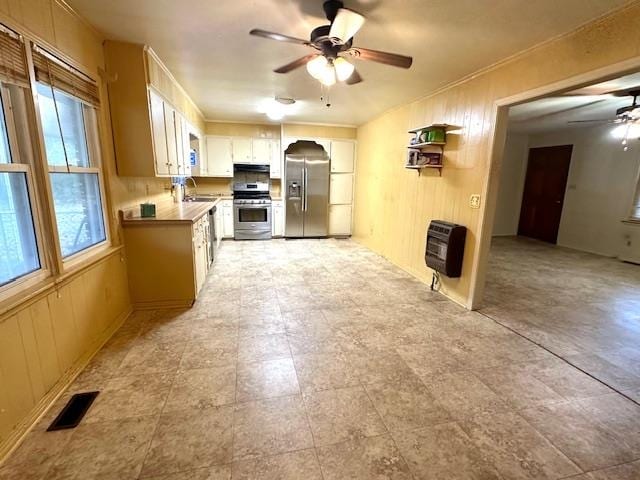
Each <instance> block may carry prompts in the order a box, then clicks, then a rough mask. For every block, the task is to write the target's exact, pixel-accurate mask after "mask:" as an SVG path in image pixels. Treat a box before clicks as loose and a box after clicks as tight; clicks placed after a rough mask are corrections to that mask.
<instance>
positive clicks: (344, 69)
mask: <svg viewBox="0 0 640 480" xmlns="http://www.w3.org/2000/svg"><path fill="white" fill-rule="evenodd" d="M333 66H334V67H335V69H336V77H337V78H338V80H339V81H341V82H344V81H345V80H347V79H348V78H349V77H350V76H351V75H352V74H353V71H354V70H355V69H356V67H354V66H353V65H352V64H351V63H349V62H348V61H346V60H345V59H344V58H342V57H338V58H336V59H335V60H334V61H333Z"/></svg>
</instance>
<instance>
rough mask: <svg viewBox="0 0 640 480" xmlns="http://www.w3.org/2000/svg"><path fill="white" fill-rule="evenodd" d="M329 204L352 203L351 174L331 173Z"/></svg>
mask: <svg viewBox="0 0 640 480" xmlns="http://www.w3.org/2000/svg"><path fill="white" fill-rule="evenodd" d="M329 203H330V204H331V205H350V204H351V203H353V173H332V174H331V176H330V177H329Z"/></svg>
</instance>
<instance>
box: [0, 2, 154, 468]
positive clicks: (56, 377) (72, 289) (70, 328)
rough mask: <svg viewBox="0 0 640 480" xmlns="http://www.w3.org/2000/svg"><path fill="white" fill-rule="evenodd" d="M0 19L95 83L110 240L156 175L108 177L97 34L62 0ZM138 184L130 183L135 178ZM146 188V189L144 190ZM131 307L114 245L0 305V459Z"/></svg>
mask: <svg viewBox="0 0 640 480" xmlns="http://www.w3.org/2000/svg"><path fill="white" fill-rule="evenodd" d="M0 21H1V22H2V23H4V24H6V25H7V26H9V27H11V28H14V29H15V30H17V31H19V32H21V33H23V34H25V35H27V36H29V37H30V38H32V39H35V40H36V41H37V42H38V43H40V44H41V45H44V46H45V47H48V48H49V49H51V50H53V51H54V52H55V53H56V54H58V55H60V56H61V57H63V58H64V59H65V60H67V61H69V62H71V63H73V64H74V65H75V66H76V67H78V68H80V69H81V70H83V71H84V72H85V73H87V74H88V75H90V76H91V77H92V78H94V79H95V80H96V81H98V83H99V85H100V91H101V97H102V108H101V111H100V132H101V140H102V147H103V148H102V156H103V164H104V170H105V183H106V190H107V199H106V200H107V201H106V204H107V205H108V206H109V211H110V225H111V233H112V239H113V240H114V243H115V244H116V245H118V244H119V240H118V234H117V233H118V232H117V220H116V218H117V217H116V215H115V212H117V210H118V209H119V208H121V206H122V205H126V204H135V203H139V201H140V200H141V199H144V198H146V197H147V196H148V195H149V194H150V195H158V196H164V195H166V194H165V192H164V190H163V185H164V183H163V182H162V181H161V180H159V179H155V178H153V179H146V181H145V182H144V184H143V186H140V185H141V184H142V182H143V180H142V179H127V180H126V181H123V180H121V179H119V178H118V177H117V176H116V175H115V162H114V159H113V145H112V143H111V132H110V122H109V111H108V103H107V101H106V95H105V94H104V93H105V91H106V88H105V83H104V80H103V79H102V78H101V76H100V73H99V69H101V68H103V67H104V56H103V50H102V41H103V39H102V37H101V35H100V34H99V32H97V31H95V30H94V29H93V28H92V27H91V26H90V25H88V24H87V23H86V22H85V21H84V20H83V19H82V18H80V17H79V16H78V15H76V13H75V12H74V11H73V10H72V9H71V8H70V7H69V6H68V5H66V4H65V3H64V2H63V1H61V0H20V1H14V0H0ZM136 182H137V183H136ZM147 192H149V193H147ZM130 310H131V302H130V299H129V293H128V284H127V274H126V263H125V259H124V256H123V250H122V249H121V248H117V247H116V248H114V249H112V250H111V251H110V252H109V253H108V254H106V255H105V256H104V257H102V258H101V259H100V260H98V261H97V262H94V263H92V264H86V265H84V266H83V267H80V268H79V269H77V270H74V271H73V272H72V273H68V274H65V275H63V276H61V277H59V278H57V279H56V281H55V283H54V282H53V281H52V280H49V281H47V282H45V284H44V285H43V286H42V287H40V289H39V290H38V291H37V293H35V294H33V295H32V296H30V297H28V298H27V297H26V296H25V297H24V298H22V300H20V299H17V301H16V300H15V299H14V300H12V301H11V305H10V306H9V305H1V306H0V460H1V459H2V457H3V456H4V455H5V454H6V453H7V452H8V451H9V450H10V449H11V448H12V447H13V446H14V445H15V443H16V442H17V441H18V440H19V439H20V437H21V436H22V435H23V434H24V432H25V431H26V429H28V428H29V426H30V425H31V424H32V423H33V421H35V419H36V418H37V417H38V416H39V415H40V414H41V413H42V411H43V410H44V409H45V408H46V407H47V406H48V405H49V404H50V402H51V401H52V400H53V399H54V398H55V397H56V396H57V395H58V394H59V393H60V391H61V390H62V389H63V388H64V387H65V386H66V385H67V383H68V382H69V381H70V380H71V379H72V378H73V377H74V376H75V374H76V373H77V372H78V371H79V370H80V369H81V368H82V367H83V366H84V365H85V363H86V362H87V361H88V360H89V358H90V357H91V356H92V355H93V354H94V353H95V352H96V351H97V350H98V349H99V348H100V346H101V345H102V343H103V342H104V341H105V340H106V339H108V338H109V337H110V336H111V334H112V333H113V331H114V330H115V329H116V328H118V327H119V325H120V324H121V323H122V321H123V320H124V319H125V318H126V317H127V315H128V314H129V313H130Z"/></svg>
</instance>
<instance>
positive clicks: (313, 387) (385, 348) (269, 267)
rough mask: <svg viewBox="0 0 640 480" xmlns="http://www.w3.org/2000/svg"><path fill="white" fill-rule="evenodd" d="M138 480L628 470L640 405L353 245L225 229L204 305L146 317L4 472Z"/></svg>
mask: <svg viewBox="0 0 640 480" xmlns="http://www.w3.org/2000/svg"><path fill="white" fill-rule="evenodd" d="M628 321H631V320H630V319H628ZM88 389H99V390H101V394H100V395H99V397H98V399H97V400H96V403H95V404H94V405H93V407H92V408H91V410H90V412H89V413H88V415H87V417H86V418H85V420H84V421H83V423H82V424H81V425H80V426H79V427H77V428H76V429H74V430H69V431H60V432H53V433H47V432H45V428H46V427H47V425H48V424H49V422H50V421H51V420H52V418H53V417H54V416H55V415H56V413H57V412H58V411H59V409H60V408H61V406H62V405H63V404H64V402H65V401H66V398H67V397H68V395H70V394H71V393H73V392H76V391H84V390H88ZM138 478H140V479H164V480H192V479H193V480H222V479H224V480H229V479H234V480H236V479H253V480H256V479H271V480H288V479H295V480H299V479H304V480H321V479H324V480H334V479H336V480H344V479H367V480H369V479H377V480H381V479H429V480H434V479H447V480H451V479H537V480H540V479H560V478H573V479H576V480H605V479H606V480H612V479H627V480H630V479H637V478H640V407H639V406H638V405H636V404H635V403H633V402H631V401H629V400H627V399H626V398H624V397H623V396H621V395H619V394H617V393H615V392H614V391H613V390H611V389H609V388H608V387H606V386H604V385H603V384H602V383H600V382H597V381H595V380H593V379H592V378H591V377H589V376H587V375H585V374H583V373H581V372H580V371H579V370H577V369H575V368H574V367H572V366H571V365H569V364H568V363H566V362H564V361H563V360H561V359H559V358H557V357H556V356H554V355H552V354H551V353H549V352H548V351H546V350H545V349H542V348H540V347H538V346H536V345H535V344H533V343H531V342H529V341H527V340H525V339H523V338H522V337H521V336H519V335H517V334H515V333H513V332H511V331H510V330H508V329H506V328H504V327H502V326H500V325H498V324H497V323H495V322H494V321H492V320H490V319H488V318H487V317H485V316H483V315H481V314H479V313H471V312H467V311H465V310H463V309H462V308H460V307H458V306H456V305H455V304H453V303H451V302H449V301H447V300H446V299H445V298H444V297H442V296H440V295H438V294H432V293H430V292H429V290H428V287H427V286H425V285H423V284H421V283H419V282H417V281H416V280H414V279H412V278H410V277H409V276H407V275H406V274H405V273H403V272H402V271H400V270H398V269H397V268H395V267H394V266H392V265H391V264H389V263H388V262H386V261H385V260H383V259H382V258H380V257H379V256H377V255H375V254H373V253H372V252H370V251H368V250H367V249H365V248H363V247H361V246H359V245H357V244H356V243H354V242H351V241H347V240H300V241H290V242H287V241H283V240H275V241H271V242H243V243H240V242H235V243H234V242H225V243H224V245H223V248H222V250H221V252H220V258H219V260H218V262H217V263H216V265H215V268H214V270H213V272H212V273H211V274H210V276H209V278H208V280H207V284H206V287H205V290H204V292H203V294H202V296H201V298H200V299H199V300H198V302H197V303H196V305H195V306H194V308H193V309H191V310H189V311H181V312H177V311H173V312H167V311H163V312H140V313H136V314H135V315H133V316H132V317H131V318H130V319H129V320H128V321H127V322H126V324H125V325H124V326H123V327H122V328H121V329H120V330H119V331H118V332H117V333H116V335H115V336H114V337H113V338H112V339H111V340H110V341H109V343H108V344H107V345H106V346H105V347H104V348H103V350H102V351H100V352H99V353H98V355H97V356H96V357H95V358H94V359H93V361H92V362H91V364H90V365H89V366H88V367H87V369H86V370H85V371H84V372H83V373H82V374H81V375H80V376H79V377H78V379H77V380H76V382H75V383H74V384H73V385H72V386H71V388H70V389H69V391H68V392H67V394H66V395H65V396H64V397H63V398H61V399H60V401H59V402H58V403H57V405H55V406H54V407H53V408H52V409H51V411H50V412H49V413H48V414H47V415H46V418H44V419H43V421H42V422H41V423H40V424H39V425H38V426H37V427H36V428H35V429H34V430H33V431H32V432H31V433H30V434H29V435H28V436H27V438H26V440H25V442H24V443H23V444H22V445H21V446H20V448H19V449H18V450H17V451H16V452H15V453H14V454H13V455H12V456H11V457H10V458H9V459H8V461H7V462H6V463H5V465H3V466H2V467H0V479H2V480H6V479H20V480H25V479H27V480H29V479H47V480H49V479H54V480H55V479H100V480H107V479H114V480H115V479H118V480H120V479H138Z"/></svg>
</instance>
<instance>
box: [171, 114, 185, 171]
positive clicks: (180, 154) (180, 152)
mask: <svg viewBox="0 0 640 480" xmlns="http://www.w3.org/2000/svg"><path fill="white" fill-rule="evenodd" d="M173 123H174V125H175V129H176V156H177V159H176V160H177V161H176V171H177V172H178V175H186V173H185V165H184V138H183V134H184V123H183V120H182V115H180V114H179V113H178V112H176V111H174V112H173Z"/></svg>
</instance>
